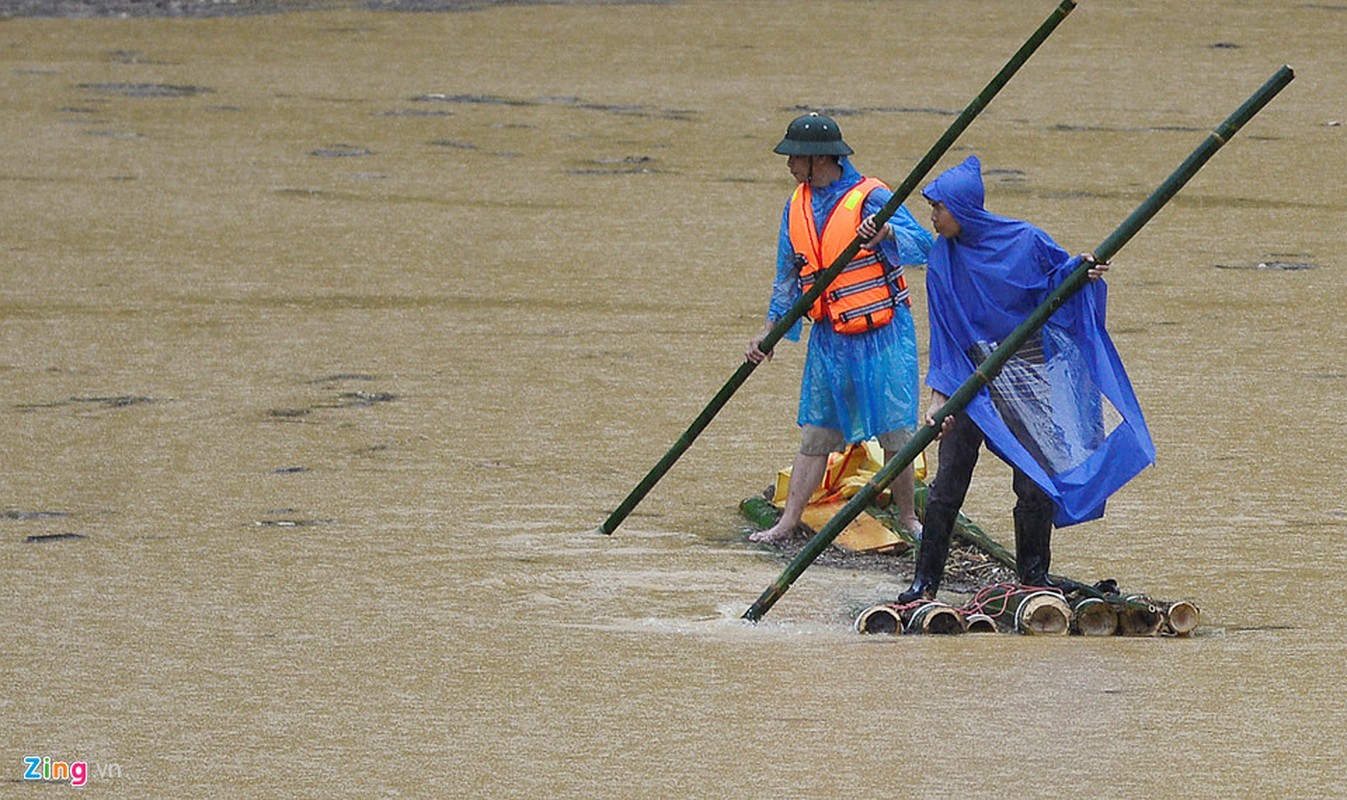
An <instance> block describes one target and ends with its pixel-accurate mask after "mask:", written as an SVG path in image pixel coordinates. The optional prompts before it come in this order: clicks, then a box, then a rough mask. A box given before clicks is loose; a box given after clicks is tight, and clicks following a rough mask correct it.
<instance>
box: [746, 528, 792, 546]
mask: <svg viewBox="0 0 1347 800" xmlns="http://www.w3.org/2000/svg"><path fill="white" fill-rule="evenodd" d="M794 533H795V526H794V525H792V526H790V527H784V526H782V525H776V526H773V527H771V528H768V529H767V530H765V531H758V532H757V533H750V534H749V535H748V540H749V541H750V542H762V543H763V544H781V543H782V542H785V541H787V540H789V539H790V537H791V536H792V535H794Z"/></svg>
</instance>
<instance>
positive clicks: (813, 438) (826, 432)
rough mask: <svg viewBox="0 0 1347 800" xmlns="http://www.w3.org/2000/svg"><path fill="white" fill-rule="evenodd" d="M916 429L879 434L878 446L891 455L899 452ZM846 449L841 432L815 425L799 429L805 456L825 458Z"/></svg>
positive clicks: (802, 451)
mask: <svg viewBox="0 0 1347 800" xmlns="http://www.w3.org/2000/svg"><path fill="white" fill-rule="evenodd" d="M916 432H917V431H916V428H899V429H898V430H896V431H889V432H888V433H881V434H879V436H877V437H875V438H877V439H879V446H880V447H883V448H884V449H885V450H887V451H888V452H890V453H892V452H895V451H898V450H901V449H902V447H903V445H905V444H907V442H908V440H909V439H911V438H912V435H913V434H915V433H916ZM846 448H847V440H846V437H845V436H843V435H842V432H841V431H838V430H833V429H832V428H820V427H819V426H817V425H805V426H803V427H802V428H801V429H800V453H801V455H806V456H826V455H828V454H829V453H840V452H841V451H843V450H845V449H846Z"/></svg>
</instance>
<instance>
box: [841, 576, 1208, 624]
mask: <svg viewBox="0 0 1347 800" xmlns="http://www.w3.org/2000/svg"><path fill="white" fill-rule="evenodd" d="M1061 583H1062V584H1064V585H1062V586H1024V585H1021V584H1015V583H998V584H993V585H991V586H987V587H984V588H983V589H981V590H979V591H978V592H977V594H975V595H973V597H972V599H970V600H969V601H968V602H967V603H965V604H964V605H962V606H960V607H958V608H955V607H954V606H951V605H949V604H947V603H942V602H939V601H936V600H915V601H913V602H911V603H902V604H899V603H880V604H878V605H873V606H870V607H869V608H867V609H865V610H864V611H862V612H861V613H860V615H859V616H857V617H856V630H857V632H859V633H866V634H889V635H896V634H913V633H924V634H958V633H995V632H997V631H1007V632H1014V633H1021V634H1027V635H1034V636H1065V635H1068V634H1074V635H1077V636H1187V635H1188V634H1190V633H1192V632H1193V631H1194V630H1196V629H1197V624H1198V619H1199V618H1200V616H1201V614H1200V612H1199V611H1198V608H1197V606H1196V605H1194V604H1193V603H1191V602H1189V601H1187V600H1178V601H1174V602H1164V601H1157V600H1152V599H1150V598H1148V597H1146V596H1145V595H1139V594H1133V595H1126V596H1124V595H1122V594H1120V593H1117V592H1116V591H1104V590H1101V589H1100V588H1099V587H1104V588H1105V589H1113V588H1115V587H1113V586H1112V582H1103V583H1101V584H1096V586H1094V587H1089V586H1085V585H1083V584H1078V583H1075V582H1074V581H1062V582H1061Z"/></svg>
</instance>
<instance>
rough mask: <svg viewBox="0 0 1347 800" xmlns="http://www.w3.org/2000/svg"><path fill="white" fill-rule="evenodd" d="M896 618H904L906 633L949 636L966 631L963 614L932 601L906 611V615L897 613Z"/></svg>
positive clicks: (900, 612) (901, 612)
mask: <svg viewBox="0 0 1347 800" xmlns="http://www.w3.org/2000/svg"><path fill="white" fill-rule="evenodd" d="M898 616H899V617H900V618H902V617H904V616H906V620H905V622H906V623H907V624H906V625H905V626H904V627H903V630H904V631H905V632H906V633H925V634H936V635H949V634H957V633H963V632H964V631H965V630H967V625H966V623H965V622H964V618H963V614H961V613H960V612H959V610H958V609H956V608H953V607H951V606H949V605H947V604H945V603H938V602H934V601H932V602H929V603H923V604H921V605H920V606H918V607H917V608H915V609H912V610H910V611H907V612H906V614H904V612H903V611H899V612H898Z"/></svg>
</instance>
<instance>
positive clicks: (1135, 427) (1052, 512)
mask: <svg viewBox="0 0 1347 800" xmlns="http://www.w3.org/2000/svg"><path fill="white" fill-rule="evenodd" d="M922 195H923V196H924V197H925V198H926V200H927V201H928V202H930V204H931V223H932V225H933V226H934V228H935V230H936V233H937V234H938V235H939V238H938V239H937V240H936V243H935V246H934V247H932V248H931V252H930V258H929V267H928V269H927V273H926V289H927V303H928V305H929V313H930V328H931V346H930V368H929V369H928V370H927V375H926V384H927V385H928V386H929V387H930V388H931V406H930V411H929V412H928V414H927V420H926V421H927V423H928V424H933V422H934V414H935V413H936V411H937V410H939V409H940V407H941V406H943V405H944V404H945V403H946V401H947V400H948V398H949V397H950V395H952V394H954V393H955V392H956V391H957V390H958V389H959V387H960V386H961V385H962V384H963V383H964V381H966V380H967V379H968V378H969V377H970V376H971V375H972V374H973V371H974V369H975V368H976V367H977V366H978V365H979V364H981V363H982V361H983V360H984V359H985V358H986V356H987V355H989V354H990V353H991V352H992V350H994V349H995V348H996V347H997V345H998V344H999V343H1000V342H1001V341H1002V340H1003V339H1005V338H1006V336H1007V335H1009V334H1010V333H1011V331H1013V330H1015V328H1017V327H1018V326H1019V325H1020V323H1022V322H1023V321H1024V320H1025V318H1026V317H1028V316H1029V314H1030V313H1031V312H1032V311H1033V310H1034V309H1035V308H1037V307H1038V306H1039V305H1040V304H1041V303H1042V302H1043V301H1044V300H1045V299H1047V297H1048V295H1049V294H1051V293H1052V291H1053V290H1054V289H1055V288H1056V287H1057V286H1059V285H1060V284H1061V283H1062V281H1063V280H1065V278H1066V277H1067V276H1068V275H1070V274H1071V273H1072V272H1073V271H1074V270H1075V269H1076V268H1077V267H1078V266H1079V264H1080V259H1081V258H1084V259H1086V260H1089V261H1091V262H1093V261H1094V257H1093V256H1092V255H1090V254H1088V253H1087V254H1085V255H1083V256H1081V257H1080V258H1072V257H1071V256H1070V255H1069V254H1068V253H1067V252H1066V251H1065V250H1063V249H1062V248H1061V247H1059V246H1058V245H1057V243H1056V242H1054V241H1053V240H1052V238H1051V237H1050V236H1048V234H1046V233H1044V232H1043V231H1042V230H1040V229H1039V228H1036V227H1034V226H1033V225H1030V224H1029V223H1027V222H1021V221H1018V220H1013V219H1007V218H1005V217H1000V216H997V215H995V214H991V213H989V212H988V211H987V210H986V209H985V208H983V199H984V190H983V184H982V166H981V164H980V163H979V161H978V159H977V157H976V156H970V157H969V158H968V159H967V160H965V161H964V162H963V163H962V164H960V165H958V166H957V167H954V168H952V169H950V170H948V171H946V172H944V173H943V174H941V175H940V176H939V177H938V178H936V179H935V180H934V181H932V182H931V183H930V184H929V185H928V186H927V187H926V189H925V190H924V191H923V192H922ZM1107 269H1108V265H1107V264H1106V263H1101V264H1096V265H1095V266H1094V267H1092V268H1091V269H1090V271H1089V276H1090V279H1091V283H1089V284H1087V285H1086V286H1085V287H1084V288H1083V289H1082V290H1081V291H1079V292H1077V293H1076V294H1075V295H1073V296H1072V297H1071V298H1069V299H1068V300H1067V301H1066V302H1065V303H1064V304H1063V305H1062V306H1061V308H1059V309H1058V310H1057V312H1056V313H1054V314H1053V315H1052V317H1050V318H1049V320H1048V322H1047V323H1046V324H1045V325H1044V326H1043V327H1042V329H1040V331H1039V332H1038V333H1037V334H1036V335H1034V336H1033V337H1031V338H1030V339H1029V340H1028V341H1027V342H1026V343H1025V344H1024V345H1023V346H1022V347H1021V348H1020V349H1019V350H1018V351H1017V352H1016V353H1015V354H1014V355H1013V356H1012V357H1011V358H1010V360H1009V361H1007V362H1006V364H1005V366H1004V367H1003V368H1002V370H1001V372H1000V373H999V374H998V375H997V377H996V378H995V379H994V380H993V381H992V383H991V384H990V385H989V386H988V387H987V388H986V389H984V390H983V391H981V392H979V393H978V395H977V396H976V397H974V399H973V400H972V401H971V402H970V403H969V404H968V406H967V408H965V409H964V411H963V412H961V413H959V414H956V415H952V416H949V417H946V418H945V420H944V423H943V425H942V429H941V432H940V451H939V472H938V474H937V475H936V478H935V480H934V481H933V482H932V484H931V487H930V493H929V496H928V499H927V504H926V515H925V520H924V522H925V535H924V536H923V538H922V541H921V547H920V549H919V551H918V553H917V562H916V573H915V576H914V578H913V581H912V587H911V588H910V589H908V590H907V591H906V592H904V593H903V594H901V595H900V596H899V598H898V602H902V603H906V602H911V601H914V600H918V599H932V598H934V597H935V593H936V591H937V590H938V589H939V587H940V581H941V578H942V577H943V575H944V568H945V558H946V557H947V555H948V553H949V541H950V532H951V530H952V528H953V525H954V520H955V518H956V517H957V516H958V513H959V508H960V507H961V506H962V505H963V501H964V496H965V495H966V494H967V491H968V484H969V481H970V480H971V478H972V473H973V467H974V466H975V465H976V464H977V459H978V450H979V448H980V447H981V445H982V443H983V442H984V440H985V442H986V444H987V447H988V449H990V450H991V451H992V452H993V453H995V454H996V455H997V456H999V457H1000V458H1001V459H1003V460H1004V461H1006V462H1007V463H1008V464H1010V466H1011V467H1012V468H1013V471H1014V479H1013V487H1014V490H1015V495H1016V504H1015V510H1014V520H1015V566H1016V572H1017V573H1018V577H1019V580H1020V583H1022V584H1025V585H1028V586H1046V585H1049V584H1048V566H1049V561H1050V559H1051V546H1050V542H1051V537H1052V528H1053V525H1054V523H1055V524H1056V525H1058V526H1066V525H1073V524H1075V523H1078V522H1084V521H1086V520H1091V519H1097V518H1099V517H1101V516H1103V513H1104V501H1105V499H1106V498H1108V496H1109V495H1110V494H1112V493H1113V492H1114V491H1116V490H1117V489H1118V488H1119V487H1121V486H1122V485H1123V484H1124V483H1126V482H1127V481H1128V480H1130V479H1131V478H1132V477H1133V476H1135V475H1136V474H1137V473H1138V472H1140V471H1141V470H1142V469H1144V468H1145V467H1146V466H1148V465H1150V464H1152V463H1154V462H1155V447H1154V445H1153V444H1152V443H1151V438H1150V433H1149V431H1148V430H1147V429H1146V422H1145V420H1144V419H1143V418H1142V414H1141V408H1140V406H1139V405H1138V404H1137V399H1136V395H1135V394H1134V393H1133V391H1132V386H1131V384H1130V382H1129V381H1128V379H1127V373H1126V372H1125V371H1124V370H1123V365H1122V361H1121V359H1120V358H1119V357H1118V353H1117V351H1116V350H1115V349H1114V347H1113V342H1112V341H1111V340H1110V339H1109V336H1108V333H1107V332H1106V331H1105V329H1104V305H1105V299H1106V294H1107V290H1106V288H1105V286H1104V284H1103V283H1102V282H1099V281H1098V279H1099V278H1100V277H1101V276H1102V274H1103V272H1104V271H1105V270H1107Z"/></svg>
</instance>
